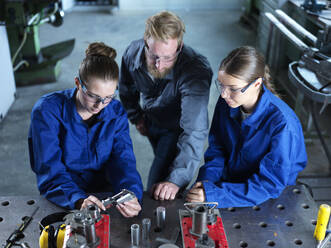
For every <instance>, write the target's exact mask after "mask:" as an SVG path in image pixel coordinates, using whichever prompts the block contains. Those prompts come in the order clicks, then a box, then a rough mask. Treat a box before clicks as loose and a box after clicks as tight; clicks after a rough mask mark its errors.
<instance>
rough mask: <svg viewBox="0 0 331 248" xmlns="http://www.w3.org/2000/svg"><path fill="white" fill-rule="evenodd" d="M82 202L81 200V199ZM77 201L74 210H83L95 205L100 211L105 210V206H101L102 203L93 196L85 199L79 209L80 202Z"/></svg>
mask: <svg viewBox="0 0 331 248" xmlns="http://www.w3.org/2000/svg"><path fill="white" fill-rule="evenodd" d="M81 200H82V199H81ZM81 200H78V201H77V202H76V204H75V205H76V208H78V209H80V210H82V209H83V208H87V206H88V205H92V204H95V205H97V206H98V207H99V208H101V209H102V210H106V208H105V206H104V205H103V204H102V202H101V201H100V200H99V199H98V198H96V197H95V196H94V195H90V196H89V197H87V198H86V199H84V200H83V202H82V204H81V206H80V207H79V204H80V201H81Z"/></svg>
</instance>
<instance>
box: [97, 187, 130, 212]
mask: <svg viewBox="0 0 331 248" xmlns="http://www.w3.org/2000/svg"><path fill="white" fill-rule="evenodd" d="M135 197H136V195H135V194H134V193H133V192H132V191H130V190H127V189H123V190H122V191H121V192H119V193H118V194H116V195H114V196H111V197H108V198H106V199H104V200H102V204H103V205H104V206H105V208H109V207H110V206H111V205H112V206H116V205H117V204H119V203H123V202H126V201H130V200H132V199H133V198H135Z"/></svg>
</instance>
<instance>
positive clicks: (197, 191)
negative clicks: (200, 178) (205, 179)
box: [186, 182, 206, 202]
mask: <svg viewBox="0 0 331 248" xmlns="http://www.w3.org/2000/svg"><path fill="white" fill-rule="evenodd" d="M205 200H206V196H205V191H204V189H203V184H202V182H197V183H196V184H194V185H193V187H192V188H191V189H190V191H189V192H188V193H187V195H186V201H188V202H204V201H205Z"/></svg>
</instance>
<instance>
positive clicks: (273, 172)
mask: <svg viewBox="0 0 331 248" xmlns="http://www.w3.org/2000/svg"><path fill="white" fill-rule="evenodd" d="M306 161H307V157H306V152H305V144H304V139H303V137H302V135H301V134H299V135H298V134H296V133H293V131H289V130H288V129H287V128H286V126H283V127H279V128H278V130H277V132H276V133H275V134H274V135H273V137H272V140H271V147H270V152H268V153H267V154H266V155H265V156H264V157H263V159H262V160H261V161H260V169H259V172H258V173H255V174H253V175H252V176H251V177H250V178H248V180H247V181H246V182H243V183H229V182H220V183H213V182H209V181H206V182H203V186H204V190H205V194H206V201H208V202H212V201H217V202H218V204H219V205H218V207H220V208H226V207H246V206H254V205H258V204H261V203H262V202H264V201H266V200H268V199H270V198H277V197H279V196H280V194H281V193H282V191H283V189H284V188H285V187H286V186H287V185H290V184H294V183H295V179H296V177H297V175H298V173H299V172H300V171H301V170H303V169H304V167H305V165H306Z"/></svg>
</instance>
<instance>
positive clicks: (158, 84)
mask: <svg viewBox="0 0 331 248" xmlns="http://www.w3.org/2000/svg"><path fill="white" fill-rule="evenodd" d="M184 32H185V26H184V23H183V22H182V20H181V19H180V18H179V17H178V16H176V15H175V14H173V13H171V12H168V11H163V12H160V13H158V14H156V15H154V16H151V17H150V18H148V19H147V21H146V28H145V34H144V38H143V39H139V40H136V41H133V42H132V43H131V44H130V45H129V47H128V48H127V49H126V51H125V53H124V55H123V58H122V65H121V72H120V81H119V93H120V98H121V101H122V103H123V106H124V108H125V109H126V110H127V113H128V117H129V120H130V121H131V122H132V123H133V124H135V126H136V128H137V130H138V131H139V132H140V134H142V135H144V136H147V138H148V139H149V141H150V143H151V145H152V147H153V151H154V155H155V158H154V160H153V163H152V166H151V169H150V172H149V177H148V183H147V189H148V190H151V192H152V194H153V197H154V199H156V200H173V199H175V197H176V195H177V193H178V191H179V190H180V189H181V188H184V187H185V186H187V185H188V184H189V183H190V181H191V180H192V178H193V176H194V174H195V172H196V170H197V168H198V167H199V163H200V160H201V157H202V154H203V147H204V143H205V139H206V137H207V133H208V111H207V105H208V99H209V88H210V82H211V79H212V70H211V68H210V65H209V63H208V61H207V59H206V58H205V57H204V56H202V55H200V54H199V53H197V52H196V51H194V50H193V49H192V48H191V47H189V46H187V45H184V43H183V35H184Z"/></svg>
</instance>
